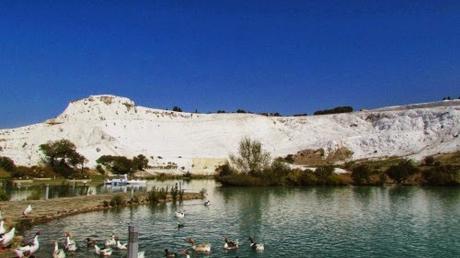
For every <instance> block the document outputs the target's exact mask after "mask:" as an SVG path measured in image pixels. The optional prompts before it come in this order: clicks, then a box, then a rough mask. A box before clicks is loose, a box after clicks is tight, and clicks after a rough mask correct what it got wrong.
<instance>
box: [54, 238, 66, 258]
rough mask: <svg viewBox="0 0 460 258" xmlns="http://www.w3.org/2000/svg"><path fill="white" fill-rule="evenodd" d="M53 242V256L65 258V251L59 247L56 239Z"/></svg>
mask: <svg viewBox="0 0 460 258" xmlns="http://www.w3.org/2000/svg"><path fill="white" fill-rule="evenodd" d="M53 242H54V251H53V258H65V252H64V250H63V249H59V244H58V242H57V241H53Z"/></svg>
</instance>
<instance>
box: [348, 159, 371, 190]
mask: <svg viewBox="0 0 460 258" xmlns="http://www.w3.org/2000/svg"><path fill="white" fill-rule="evenodd" d="M371 175H372V170H371V169H370V168H369V167H368V166H366V165H364V164H363V165H358V166H356V167H354V168H353V169H352V172H351V178H352V179H353V182H354V183H355V184H357V185H362V184H368V183H370V176H371Z"/></svg>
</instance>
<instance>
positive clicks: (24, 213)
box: [22, 204, 32, 217]
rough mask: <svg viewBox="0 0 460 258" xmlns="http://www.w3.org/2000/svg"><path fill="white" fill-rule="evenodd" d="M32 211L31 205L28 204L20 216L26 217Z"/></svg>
mask: <svg viewBox="0 0 460 258" xmlns="http://www.w3.org/2000/svg"><path fill="white" fill-rule="evenodd" d="M31 212H32V205H30V204H29V205H28V206H27V208H25V210H24V211H23V212H22V216H24V217H27V215H29V214H30V213H31Z"/></svg>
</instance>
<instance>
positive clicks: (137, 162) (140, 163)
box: [133, 154, 149, 171]
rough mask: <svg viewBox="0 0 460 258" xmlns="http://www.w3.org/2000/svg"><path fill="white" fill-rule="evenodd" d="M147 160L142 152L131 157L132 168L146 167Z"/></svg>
mask: <svg viewBox="0 0 460 258" xmlns="http://www.w3.org/2000/svg"><path fill="white" fill-rule="evenodd" d="M148 166H149V160H148V159H147V158H146V157H145V156H144V155H142V154H139V155H137V156H136V157H134V158H133V169H135V170H141V171H143V170H144V169H146V168H148Z"/></svg>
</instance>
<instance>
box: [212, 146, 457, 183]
mask: <svg viewBox="0 0 460 258" xmlns="http://www.w3.org/2000/svg"><path fill="white" fill-rule="evenodd" d="M288 157H289V155H288ZM288 157H286V158H277V159H274V160H273V161H272V162H271V163H270V153H268V152H265V151H264V150H263V149H262V144H261V143H260V142H258V141H255V140H251V139H250V138H244V139H243V140H242V141H241V142H240V146H239V150H238V155H236V156H232V155H231V156H230V157H229V162H227V163H226V164H224V165H222V166H220V167H219V168H218V169H217V171H216V172H217V175H216V180H217V181H219V182H220V183H221V184H222V185H223V186H342V185H368V186H379V185H388V184H398V185H429V186H460V152H456V153H451V154H446V155H436V156H427V157H425V159H424V160H423V161H421V162H415V161H413V160H406V159H403V158H398V157H392V158H388V159H385V160H360V161H350V162H346V163H344V164H342V165H323V166H318V167H316V169H314V170H313V169H300V168H292V167H291V166H290V164H289V162H288V161H289V160H290V159H288ZM336 168H340V169H344V170H345V171H349V172H348V173H340V174H337V173H335V169H336Z"/></svg>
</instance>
